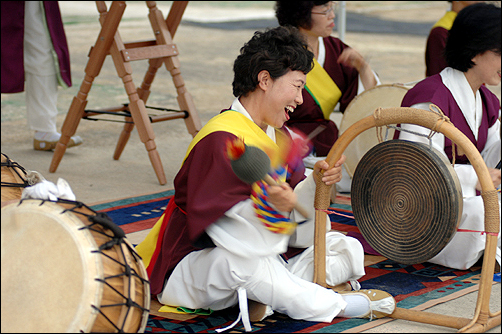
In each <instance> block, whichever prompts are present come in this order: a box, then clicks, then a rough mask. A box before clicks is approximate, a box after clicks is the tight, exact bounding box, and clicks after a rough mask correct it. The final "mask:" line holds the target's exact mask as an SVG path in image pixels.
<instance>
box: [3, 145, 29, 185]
mask: <svg viewBox="0 0 502 334" xmlns="http://www.w3.org/2000/svg"><path fill="white" fill-rule="evenodd" d="M2 155H3V156H4V157H5V160H6V161H4V162H2V163H1V166H2V167H9V168H11V169H12V170H13V171H14V172H15V173H16V174H17V176H19V178H20V179H22V180H23V183H14V182H4V181H2V184H1V185H2V187H16V188H18V187H21V188H26V187H28V186H29V185H30V184H29V183H28V180H26V174H27V173H26V169H24V167H23V166H21V165H20V164H18V163H17V162H15V161H13V160H11V159H10V158H9V157H8V156H7V155H6V154H4V153H2ZM18 168H19V169H20V170H21V171H22V172H23V173H24V175H21V174H20V173H19V171H18Z"/></svg>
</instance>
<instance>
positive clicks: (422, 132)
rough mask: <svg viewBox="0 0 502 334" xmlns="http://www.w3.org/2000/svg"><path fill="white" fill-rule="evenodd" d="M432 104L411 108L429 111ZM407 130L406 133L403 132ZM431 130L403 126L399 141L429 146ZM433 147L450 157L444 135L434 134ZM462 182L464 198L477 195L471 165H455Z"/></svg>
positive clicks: (476, 179)
mask: <svg viewBox="0 0 502 334" xmlns="http://www.w3.org/2000/svg"><path fill="white" fill-rule="evenodd" d="M429 105H430V103H418V104H415V105H413V106H411V108H415V109H423V110H429ZM403 130H406V131H403ZM430 132H431V130H430V129H428V128H426V127H423V126H419V125H415V124H401V132H400V134H399V139H402V140H409V141H413V142H418V143H423V144H426V145H429V144H430V142H429V139H428V138H427V136H428V135H429V134H430ZM431 142H432V147H434V148H435V149H436V150H438V151H439V152H441V153H442V154H443V155H444V156H445V157H448V156H447V155H446V153H445V151H444V135H443V134H442V133H440V132H438V133H436V134H434V136H432V138H431ZM499 152H500V142H499ZM453 168H454V170H455V172H456V173H457V176H458V178H459V181H460V186H461V187H462V194H463V196H464V197H470V196H475V195H476V183H477V182H478V177H477V174H476V171H475V170H474V168H473V167H472V166H471V165H461V164H455V166H454V167H453Z"/></svg>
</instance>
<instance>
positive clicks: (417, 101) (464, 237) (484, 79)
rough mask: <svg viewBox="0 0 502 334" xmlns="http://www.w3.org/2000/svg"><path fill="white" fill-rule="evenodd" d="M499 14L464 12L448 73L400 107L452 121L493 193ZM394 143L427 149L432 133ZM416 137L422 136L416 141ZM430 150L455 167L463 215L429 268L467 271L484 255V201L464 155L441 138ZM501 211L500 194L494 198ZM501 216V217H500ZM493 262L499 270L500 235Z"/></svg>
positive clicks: (449, 50)
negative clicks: (433, 110) (434, 110)
mask: <svg viewBox="0 0 502 334" xmlns="http://www.w3.org/2000/svg"><path fill="white" fill-rule="evenodd" d="M500 13H501V11H500V8H498V7H496V6H494V5H491V4H484V3H480V4H475V5H471V6H468V7H466V8H464V9H462V10H461V11H460V12H459V14H458V16H457V18H456V19H455V22H454V23H453V26H452V28H451V30H450V32H449V35H448V41H447V43H446V49H445V56H446V61H447V63H448V67H447V68H445V69H444V70H443V71H441V73H439V74H435V75H433V76H430V77H428V78H426V79H425V80H423V81H421V82H419V83H418V84H416V85H415V87H413V88H412V89H410V90H409V91H408V93H407V94H406V95H405V97H404V99H403V102H402V104H401V106H402V107H412V108H417V109H424V110H429V105H430V104H435V105H436V106H438V107H439V108H440V109H441V110H442V112H443V113H444V114H445V115H446V116H447V117H448V118H449V119H450V121H451V122H452V123H453V124H454V125H455V126H456V127H457V128H458V129H459V130H460V131H462V133H464V134H465V135H466V136H467V138H469V139H470V140H471V142H472V143H473V144H474V146H476V148H477V149H478V150H479V152H480V154H481V156H482V157H483V159H484V161H485V162H486V165H487V166H488V169H489V171H490V175H491V177H492V181H493V184H494V186H495V187H499V186H500V169H495V168H493V167H495V166H496V165H497V163H499V162H500V148H501V146H500V101H499V99H498V98H497V97H496V96H495V95H494V94H493V93H492V92H490V90H489V89H488V88H486V87H485V84H486V85H499V84H500V68H501V62H500V61H501V58H500V40H501V34H500V32H501V21H500ZM401 128H402V130H409V131H413V133H412V132H407V131H401V132H399V131H396V133H395V136H394V138H399V139H404V140H410V141H415V142H422V143H426V144H428V143H429V139H427V138H426V137H427V135H428V134H429V133H430V130H429V129H427V128H424V127H421V126H418V125H412V124H402V125H401ZM419 134H422V135H425V136H420V135H419ZM432 145H433V146H434V148H436V149H437V150H439V152H442V153H443V154H444V155H445V156H447V157H448V158H449V159H450V161H453V157H454V156H455V166H454V168H455V171H456V173H457V174H458V177H459V180H460V184H461V187H462V193H463V197H464V198H463V212H462V218H461V221H460V224H459V229H464V230H471V231H472V232H457V233H456V234H455V235H454V237H453V238H452V240H451V241H450V242H449V243H448V244H447V245H446V247H445V248H444V249H443V250H442V251H441V252H440V253H439V254H437V255H436V256H434V257H433V258H432V259H431V260H429V262H432V263H436V264H440V265H444V266H447V267H451V268H456V269H467V268H470V267H471V266H472V265H473V264H475V263H476V262H477V261H478V260H479V258H480V257H481V256H482V255H483V251H484V249H485V239H486V236H485V235H484V234H481V233H480V232H479V231H484V210H483V209H482V208H483V207H484V205H483V200H482V198H481V196H479V191H480V190H481V189H480V184H479V181H478V178H477V174H476V172H475V170H474V168H473V167H472V166H471V165H470V164H469V160H468V159H467V157H466V156H465V155H463V153H462V152H459V151H458V147H457V149H456V150H455V152H452V150H453V147H452V142H451V140H450V139H448V138H445V136H444V135H443V134H441V133H436V134H435V135H434V136H433V137H432ZM498 201H499V208H500V192H499V194H498ZM499 215H500V214H499ZM497 261H498V263H499V264H500V234H499V236H498V249H497Z"/></svg>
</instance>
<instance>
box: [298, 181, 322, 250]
mask: <svg viewBox="0 0 502 334" xmlns="http://www.w3.org/2000/svg"><path fill="white" fill-rule="evenodd" d="M315 192H316V185H315V181H314V175H313V173H311V174H310V175H309V176H307V177H306V178H305V179H304V180H303V181H301V182H300V183H298V185H297V186H296V187H295V193H296V196H297V198H298V203H299V204H300V205H301V206H303V207H304V208H305V209H306V210H307V211H309V213H310V217H309V219H308V220H307V221H305V222H303V223H301V224H299V225H298V226H297V227H296V230H295V232H294V233H293V234H292V235H291V237H290V238H289V246H291V247H299V248H303V247H310V246H312V245H313V244H314V232H315V208H314V200H315ZM291 220H292V221H297V222H301V221H302V220H304V217H303V216H302V215H300V214H299V213H297V212H296V210H293V212H292V214H291ZM329 230H331V222H330V220H329V217H327V218H326V231H329Z"/></svg>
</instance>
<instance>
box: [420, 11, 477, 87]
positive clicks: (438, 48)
mask: <svg viewBox="0 0 502 334" xmlns="http://www.w3.org/2000/svg"><path fill="white" fill-rule="evenodd" d="M448 2H449V3H451V9H450V10H449V11H447V12H446V13H445V14H444V15H443V17H441V18H440V19H439V20H438V21H437V22H436V23H435V24H434V25H433V26H432V29H431V31H430V32H429V36H428V37H427V44H426V47H425V76H427V77H430V76H431V75H434V74H437V73H439V72H441V71H442V70H443V69H444V68H445V67H447V66H448V64H447V63H446V59H445V58H444V54H443V53H444V47H445V46H446V39H447V38H448V31H450V29H451V26H452V25H453V21H454V20H455V18H456V17H457V14H458V12H460V11H461V10H462V9H463V8H465V7H467V6H470V5H472V4H475V3H478V2H484V1H448Z"/></svg>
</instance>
